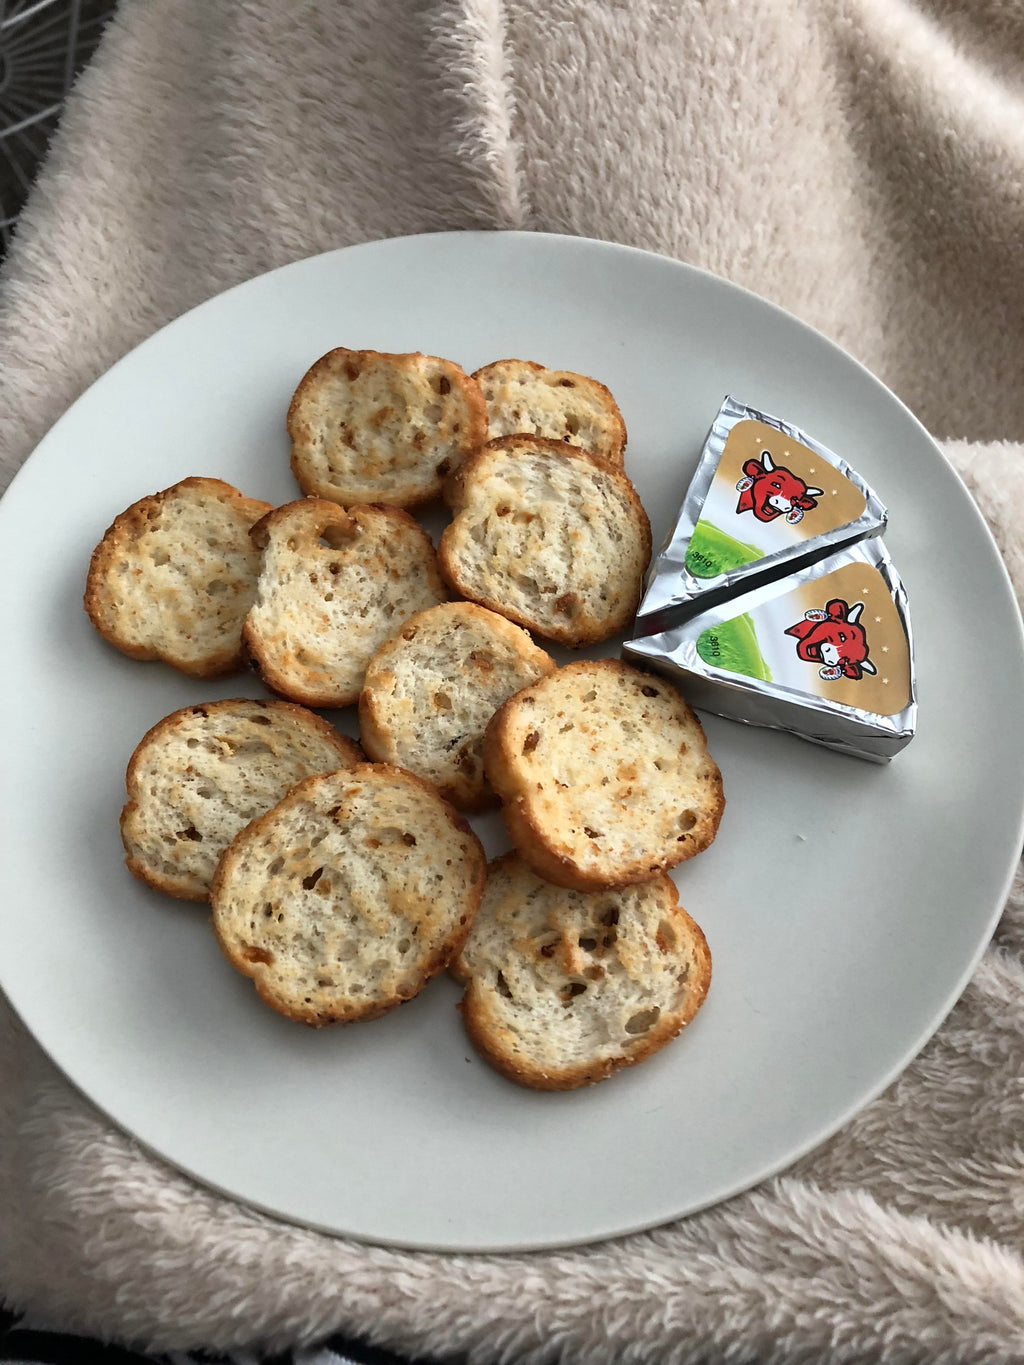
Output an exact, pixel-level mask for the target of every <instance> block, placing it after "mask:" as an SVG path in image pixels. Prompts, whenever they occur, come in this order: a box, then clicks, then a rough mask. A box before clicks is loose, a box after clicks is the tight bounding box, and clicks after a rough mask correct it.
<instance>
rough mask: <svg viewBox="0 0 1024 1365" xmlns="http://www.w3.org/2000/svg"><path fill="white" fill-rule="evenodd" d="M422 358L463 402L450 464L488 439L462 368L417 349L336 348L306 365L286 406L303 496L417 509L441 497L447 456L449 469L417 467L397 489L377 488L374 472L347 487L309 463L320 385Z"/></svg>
mask: <svg viewBox="0 0 1024 1365" xmlns="http://www.w3.org/2000/svg"><path fill="white" fill-rule="evenodd" d="M424 361H427V362H431V363H433V364H435V365H439V366H442V367H443V369H444V378H445V379H446V381H447V383H448V384H449V386H450V387H449V390H448V391H447V392H448V394H449V395H450V394H451V393H455V394H456V400H453V401H459V402H460V403H461V405H462V411H461V415H460V416H461V420H460V423H459V425H460V427H461V431H460V433H459V441H458V442H457V444H458V446H459V451H460V455H459V459H458V460H456V461H455V462H454V464H456V465H457V464H458V463H461V460H464V459H465V458H466V457H467V456H469V455H471V454H473V453H474V452H475V451H476V450H478V449H479V448H480V446H481V445H482V444H483V442H484V441H485V440H486V439H487V405H486V403H485V402H484V396H483V394H482V393H481V392H480V388H479V385H478V384H477V383H476V381H475V380H474V379H473V378H472V377H471V376H470V375H468V374H466V372H465V371H464V370H463V369H462V368H461V366H459V365H456V364H455V363H454V361H450V360H445V359H443V358H442V357H440V356H433V355H425V354H424V353H423V352H421V351H411V352H407V353H403V354H391V353H389V352H386V351H354V350H350V349H348V348H347V347H344V346H338V347H335V349H334V350H331V351H328V352H327V354H326V355H323V356H321V357H320V359H319V360H317V361H315V362H314V364H313V365H311V366H310V368H309V369H308V370H307V371H306V373H305V374H304V375H303V377H302V379H301V380H300V381H299V385H298V387H297V388H296V390H295V393H294V394H293V395H292V399H291V402H290V403H289V405H288V414H287V417H286V427H287V430H288V435H289V437H290V439H291V442H292V451H291V469H292V473H293V474H294V476H295V478H296V480H297V482H298V484H299V487H300V488H301V489H302V491H303V492H304V493H305V494H306V495H307V496H309V497H316V498H323V499H326V500H327V501H331V502H336V503H339V504H340V505H342V506H352V505H356V504H361V503H368V502H373V501H375V500H376V499H378V498H379V499H381V500H382V501H386V502H388V503H389V504H391V505H393V506H399V507H418V506H421V505H422V504H424V503H429V502H432V501H434V500H435V499H436V498H438V497H440V496H441V493H442V486H443V482H444V478H445V477H446V475H448V474H449V473H451V472H452V469H453V467H454V465H453V464H452V462H451V461H450V460H448V458H447V457H446V458H445V460H444V461H442V462H441V463H442V464H444V465H446V466H448V467H445V468H442V469H434V470H433V471H429V472H428V473H427V476H426V477H424V473H423V471H420V473H419V477H418V478H416V477H412V476H410V479H409V480H408V482H407V483H406V485H405V487H404V488H399V489H395V488H393V487H379V486H378V485H376V484H375V483H374V481H373V478H372V476H368V477H367V478H365V479H364V480H363V481H362V482H361V483H359V484H356V482H355V481H354V480H353V481H352V482H351V483H350V485H349V486H347V487H345V486H342V484H341V483H340V482H339V483H331V482H330V481H329V480H328V479H325V478H323V477H321V476H320V475H319V474H318V473H317V472H316V471H315V470H314V469H313V468H312V467H311V458H310V455H309V453H308V452H309V446H310V443H311V441H312V440H313V432H314V425H315V424H314V422H313V420H312V419H311V415H310V414H309V412H308V409H309V407H310V406H311V404H312V403H313V402H314V401H315V398H316V395H317V393H318V391H319V389H320V387H321V385H322V384H324V383H325V382H329V381H330V380H331V379H333V378H335V377H336V376H338V375H339V374H348V375H350V382H354V380H355V378H356V377H358V374H359V372H360V370H361V369H362V368H363V367H364V366H367V365H371V366H373V365H379V364H381V363H383V364H385V365H390V366H391V367H393V368H394V370H395V372H396V373H401V372H402V371H409V370H410V369H414V368H415V367H417V366H418V365H420V364H421V363H422V362H424ZM439 397H440V395H438V394H433V395H432V396H431V402H432V403H433V402H436V401H437V400H438V398H439ZM369 420H370V419H369V418H365V419H363V421H361V422H359V423H358V424H356V425H358V426H359V427H360V428H362V429H363V430H365V429H366V427H367V424H368V422H369ZM431 453H432V454H433V453H434V452H431ZM339 479H340V476H339Z"/></svg>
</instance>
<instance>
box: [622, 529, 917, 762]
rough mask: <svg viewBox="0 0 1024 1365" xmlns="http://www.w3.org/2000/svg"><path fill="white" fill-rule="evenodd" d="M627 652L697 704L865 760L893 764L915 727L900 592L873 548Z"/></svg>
mask: <svg viewBox="0 0 1024 1365" xmlns="http://www.w3.org/2000/svg"><path fill="white" fill-rule="evenodd" d="M624 652H625V654H626V655H627V657H629V658H632V659H634V660H635V661H637V662H639V663H644V664H646V665H647V666H648V667H652V668H655V669H657V670H658V671H659V672H663V673H666V674H668V675H669V676H671V677H675V678H676V679H678V681H679V682H680V684H681V686H682V690H683V692H684V694H685V696H686V697H687V700H689V701H690V702H691V703H692V704H693V705H694V706H697V707H699V708H702V709H704V710H706V711H712V712H714V713H716V714H717V715H721V716H726V717H729V718H730V719H733V720H740V721H744V722H746V723H747V724H751V725H766V726H770V727H771V728H774V729H782V730H789V731H791V732H792V733H794V734H797V735H800V736H802V737H803V738H805V739H811V740H813V741H815V742H816V743H820V744H826V745H828V746H829V747H831V748H836V749H842V750H845V751H847V752H850V753H854V754H859V755H860V756H861V757H865V758H876V759H882V760H884V759H887V758H891V757H892V755H893V754H894V753H897V752H898V751H899V750H900V749H901V748H903V746H904V745H905V744H907V743H909V741H910V739H911V738H912V737H913V734H914V729H915V727H916V718H917V705H916V696H915V679H914V660H913V646H912V636H911V627H910V612H909V607H908V604H907V597H906V592H905V590H904V588H903V585H902V582H901V581H900V578H899V574H898V573H897V572H896V569H895V567H894V566H893V563H892V561H891V560H890V558H889V556H888V554H887V553H886V551H885V549H884V547H883V546H882V544H881V542H880V541H878V540H874V539H873V540H870V541H867V542H865V543H864V544H863V545H857V546H852V547H849V548H848V549H846V550H842V551H840V552H839V553H838V554H835V555H832V556H830V557H829V558H828V559H826V560H824V561H823V562H821V563H818V564H814V565H811V566H808V567H806V568H805V569H803V570H802V571H800V572H799V573H796V574H793V575H791V576H790V577H788V578H786V579H783V580H779V581H776V582H774V583H769V584H767V585H765V586H764V587H762V588H759V589H756V590H755V591H753V592H750V593H744V594H741V595H740V596H739V597H735V598H731V599H730V600H729V601H728V602H724V603H721V604H720V605H719V606H718V607H716V608H713V609H712V610H710V611H707V612H702V613H700V614H699V615H697V616H694V617H691V618H690V619H688V620H687V621H684V622H683V623H681V624H679V625H677V626H675V627H673V628H672V629H670V630H668V631H664V632H661V633H660V634H656V635H651V636H646V637H641V638H639V639H635V640H631V641H629V642H628V643H627V644H626V645H625V646H624Z"/></svg>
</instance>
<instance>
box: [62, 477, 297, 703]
mask: <svg viewBox="0 0 1024 1365" xmlns="http://www.w3.org/2000/svg"><path fill="white" fill-rule="evenodd" d="M181 489H197V490H200V491H202V492H206V493H211V494H213V493H216V494H219V495H220V496H223V495H225V494H227V495H228V496H229V499H230V501H231V502H232V503H233V504H234V506H235V507H236V508H237V509H238V511H239V513H240V515H241V516H242V517H243V519H245V520H247V521H248V522H249V524H250V525H251V524H252V523H253V522H256V521H258V520H259V518H260V517H262V516H265V515H266V513H267V512H269V511H270V510H271V508H272V504H271V503H269V502H260V501H259V500H258V499H256V498H247V497H246V496H245V495H244V494H243V493H240V492H239V490H238V489H237V488H234V487H232V485H231V484H229V483H225V482H224V481H223V480H222V479H208V478H204V477H202V476H199V475H192V476H190V477H189V478H187V479H181V480H179V482H178V483H176V484H172V486H171V487H170V488H165V489H163V490H162V491H161V492H159V493H153V494H150V495H149V496H148V497H145V498H140V499H139V501H138V502H134V503H132V505H131V506H130V507H127V508H126V509H125V510H124V511H123V512H122V513H121V514H120V515H119V516H117V517H115V519H114V521H113V522H112V523H111V525H110V526H109V527H108V528H107V530H106V532H105V534H104V536H103V539H102V540H101V541H100V543H99V544H98V545H97V546H96V548H95V550H93V552H92V558H91V559H90V562H89V572H88V575H87V577H86V584H85V596H84V599H83V605H84V607H85V610H86V613H87V614H88V617H89V619H90V621H92V623H93V625H94V626H95V627H96V629H97V631H99V633H100V635H102V636H103V638H104V639H105V640H106V641H107V642H108V643H109V644H112V645H113V646H114V648H115V649H118V650H120V652H121V653H122V654H127V655H128V657H129V658H132V659H141V660H147V661H148V660H152V659H159V660H160V661H161V662H162V663H165V664H169V665H170V667H171V668H175V669H177V670H178V671H179V672H180V673H186V674H188V676H189V677H192V678H218V677H222V676H224V675H225V674H228V673H237V672H239V671H241V670H242V669H244V668H245V663H246V661H245V655H244V653H243V651H242V649H241V645H240V644H239V646H238V647H236V648H234V649H230V650H229V649H224V650H221V651H219V652H218V653H216V654H210V655H209V656H207V658H205V659H203V660H201V661H199V662H196V661H193V660H188V659H183V658H182V657H181V656H180V655H177V654H175V653H174V651H173V649H159V648H157V647H156V646H153V645H139V644H135V643H133V642H132V641H131V640H129V639H127V638H126V636H125V635H124V634H123V633H121V632H120V631H119V630H118V627H117V619H116V611H115V613H114V614H113V615H112V613H111V604H110V599H111V596H112V593H111V591H110V588H109V578H110V576H111V575H112V573H113V571H114V566H115V564H116V562H117V560H118V559H120V558H122V557H123V556H124V555H125V554H126V553H128V552H130V550H131V547H132V546H133V545H134V544H135V543H136V542H137V541H138V538H139V536H140V535H141V534H142V533H143V532H144V531H145V530H146V527H147V523H148V518H149V516H150V515H151V514H152V513H153V512H154V511H156V510H158V509H159V508H160V507H161V506H162V505H163V504H164V503H165V502H166V501H168V500H169V499H170V498H171V497H173V495H175V494H176V493H178V492H179V491H180V490H181Z"/></svg>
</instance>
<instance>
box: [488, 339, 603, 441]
mask: <svg viewBox="0 0 1024 1365" xmlns="http://www.w3.org/2000/svg"><path fill="white" fill-rule="evenodd" d="M473 378H474V379H475V380H476V382H477V383H478V384H479V385H480V390H481V392H482V393H483V396H484V402H485V403H486V404H487V433H488V436H489V438H490V439H491V440H493V439H494V438H495V437H497V436H514V435H516V434H517V433H520V432H525V433H529V434H531V435H534V436H546V437H548V438H549V439H551V440H553V441H564V442H565V443H566V444H567V445H571V446H579V447H580V448H581V449H582V450H589V451H590V452H591V454H593V455H600V456H601V457H602V459H605V460H608V461H609V462H610V463H611V464H617V465H621V464H622V462H623V453H624V451H625V449H626V424H625V422H624V421H623V420H622V413H621V412H620V411H619V405H618V404H617V403H616V401H615V399H614V398H613V397H612V395H611V391H610V390H609V389H607V388H605V386H604V385H603V384H599V383H598V381H597V380H596V379H588V378H587V376H586V375H585V374H574V373H573V372H572V371H571V370H548V369H545V368H544V366H543V365H537V364H535V363H534V362H533V361H532V360H496V361H494V362H493V364H491V365H485V366H484V367H483V369H482V370H477V371H476V373H475V374H474V375H473Z"/></svg>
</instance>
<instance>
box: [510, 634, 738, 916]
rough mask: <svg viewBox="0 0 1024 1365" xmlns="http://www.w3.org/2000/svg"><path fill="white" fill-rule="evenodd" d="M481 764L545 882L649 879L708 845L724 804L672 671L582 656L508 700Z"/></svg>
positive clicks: (588, 886)
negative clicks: (659, 673) (668, 674)
mask: <svg viewBox="0 0 1024 1365" xmlns="http://www.w3.org/2000/svg"><path fill="white" fill-rule="evenodd" d="M484 767H485V770H486V772H487V777H488V780H489V781H490V783H491V785H492V786H493V787H494V790H495V791H496V792H497V793H498V795H499V796H500V797H501V799H502V802H503V806H502V816H503V818H504V820H505V825H506V828H507V829H508V833H509V837H510V838H511V840H512V842H513V844H514V845H515V846H516V848H517V849H518V851H519V852H520V853H521V854H522V856H523V857H524V858H525V859H526V861H527V862H528V863H529V864H530V866H531V867H532V868H533V869H534V871H536V872H537V873H539V874H540V876H542V877H544V878H545V879H546V880H547V881H550V882H554V883H555V884H556V885H558V886H567V887H571V888H574V889H576V890H580V891H589V890H595V889H597V888H600V887H609V886H626V885H629V884H631V883H633V882H639V881H644V880H645V879H647V878H649V877H653V876H655V875H656V874H657V873H659V872H661V871H664V870H667V869H668V868H671V867H674V866H675V865H676V864H677V863H680V862H682V861H683V860H684V859H686V858H692V857H693V856H694V855H695V854H697V853H699V852H701V850H702V849H704V848H706V847H707V846H708V845H709V844H710V843H711V841H712V840H713V839H714V837H715V834H716V833H717V831H718V824H719V821H720V819H721V816H722V811H723V809H724V806H725V800H724V797H723V795H722V777H721V774H720V773H719V771H718V768H717V766H716V765H715V763H714V761H713V760H712V758H711V756H710V754H709V753H708V750H707V742H706V740H705V738H704V731H703V729H702V728H701V725H700V722H699V721H698V719H697V717H696V716H695V715H694V714H693V712H692V711H691V710H690V708H689V707H688V706H687V704H686V702H685V701H683V699H682V697H681V696H680V695H679V693H678V692H677V691H676V690H675V688H674V687H673V686H672V685H671V683H669V682H667V681H666V680H665V679H663V678H657V677H653V676H652V675H650V674H647V673H641V672H640V671H639V670H638V669H635V668H631V667H630V665H629V664H625V663H622V662H621V661H620V660H618V659H595V660H584V661H580V662H579V663H572V664H568V665H566V667H565V668H560V669H559V670H558V671H557V672H556V673H550V674H549V675H548V676H547V677H546V678H541V680H540V681H539V682H536V683H534V684H532V685H531V686H530V687H526V688H524V689H523V690H522V691H521V692H517V693H516V695H515V696H514V697H510V698H509V700H508V701H507V702H505V704H504V705H503V706H502V707H501V709H500V710H499V711H498V712H497V713H496V714H495V716H494V719H493V720H492V721H491V723H490V724H489V725H488V727H487V733H486V734H485V736H484Z"/></svg>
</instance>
